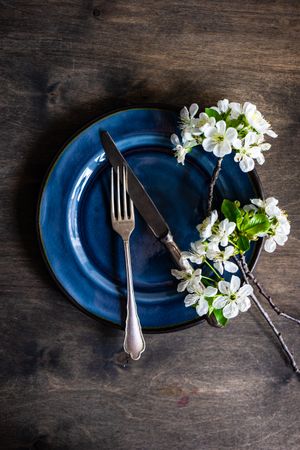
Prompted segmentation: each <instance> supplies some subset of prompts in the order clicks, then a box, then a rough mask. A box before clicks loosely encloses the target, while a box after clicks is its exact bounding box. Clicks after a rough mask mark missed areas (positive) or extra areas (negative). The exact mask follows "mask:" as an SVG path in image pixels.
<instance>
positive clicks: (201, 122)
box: [197, 112, 216, 133]
mask: <svg viewBox="0 0 300 450" xmlns="http://www.w3.org/2000/svg"><path fill="white" fill-rule="evenodd" d="M215 124H216V119H215V118H214V117H209V116H208V115H207V114H206V113H205V112H202V113H200V114H199V119H197V127H198V129H199V130H200V131H201V132H202V133H203V132H204V131H205V129H206V128H207V127H214V126H215Z"/></svg>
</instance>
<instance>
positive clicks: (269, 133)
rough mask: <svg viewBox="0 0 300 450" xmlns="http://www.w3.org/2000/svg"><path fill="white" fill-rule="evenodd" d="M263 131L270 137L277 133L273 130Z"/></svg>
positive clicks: (274, 136)
mask: <svg viewBox="0 0 300 450" xmlns="http://www.w3.org/2000/svg"><path fill="white" fill-rule="evenodd" d="M265 133H266V134H267V135H268V136H270V137H272V138H277V137H278V134H276V133H275V132H274V131H273V130H266V131H265Z"/></svg>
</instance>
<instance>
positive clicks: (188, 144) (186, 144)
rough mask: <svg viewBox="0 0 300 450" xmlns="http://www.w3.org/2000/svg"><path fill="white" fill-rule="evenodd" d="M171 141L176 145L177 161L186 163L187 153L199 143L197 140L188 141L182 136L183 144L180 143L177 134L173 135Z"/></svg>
mask: <svg viewBox="0 0 300 450" xmlns="http://www.w3.org/2000/svg"><path fill="white" fill-rule="evenodd" d="M171 142H172V144H173V145H175V148H174V151H175V156H176V158H177V162H178V163H180V164H182V165H184V161H185V157H186V155H187V153H189V152H190V151H191V148H192V147H194V146H195V145H197V142H196V141H195V140H192V141H187V140H186V139H185V138H182V144H181V143H180V140H179V137H178V136H177V134H175V133H174V134H172V135H171Z"/></svg>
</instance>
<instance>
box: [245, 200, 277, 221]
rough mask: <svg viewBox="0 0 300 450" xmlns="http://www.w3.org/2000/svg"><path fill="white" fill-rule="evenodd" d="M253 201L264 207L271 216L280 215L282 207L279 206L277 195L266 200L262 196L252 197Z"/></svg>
mask: <svg viewBox="0 0 300 450" xmlns="http://www.w3.org/2000/svg"><path fill="white" fill-rule="evenodd" d="M250 201H251V203H252V204H253V205H255V206H257V207H258V208H261V209H264V210H265V213H266V214H267V216H269V217H270V218H272V217H276V216H279V215H280V214H281V209H280V208H278V206H277V204H278V200H277V198H275V197H268V198H267V199H266V200H262V199H260V198H251V199H250Z"/></svg>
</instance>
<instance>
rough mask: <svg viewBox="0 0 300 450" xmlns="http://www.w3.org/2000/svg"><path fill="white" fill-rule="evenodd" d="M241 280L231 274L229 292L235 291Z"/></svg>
mask: <svg viewBox="0 0 300 450" xmlns="http://www.w3.org/2000/svg"><path fill="white" fill-rule="evenodd" d="M240 285H241V280H240V279H239V277H237V276H236V275H232V277H231V280H230V292H237V291H238V290H239V288H240Z"/></svg>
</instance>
